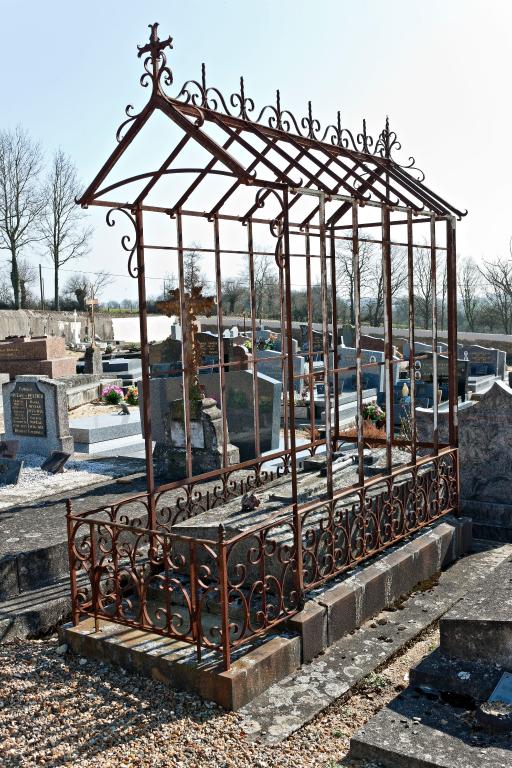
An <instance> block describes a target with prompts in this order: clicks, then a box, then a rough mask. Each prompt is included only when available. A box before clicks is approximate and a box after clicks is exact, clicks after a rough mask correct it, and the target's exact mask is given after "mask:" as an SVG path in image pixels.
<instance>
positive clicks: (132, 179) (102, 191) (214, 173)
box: [89, 166, 236, 215]
mask: <svg viewBox="0 0 512 768" xmlns="http://www.w3.org/2000/svg"><path fill="white" fill-rule="evenodd" d="M155 173H156V171H149V172H147V173H138V174H136V175H135V176H128V177H127V178H125V179H121V180H120V181H115V182H113V183H112V184H110V185H109V186H108V187H104V188H103V189H99V190H98V192H97V193H96V194H97V197H94V198H93V200H92V201H91V202H90V203H89V205H99V204H101V203H100V202H99V201H98V198H99V197H101V195H106V194H107V192H112V190H115V189H120V188H121V187H124V186H128V185H129V184H133V183H135V182H136V181H142V180H143V179H152V178H153V177H154V175H155ZM189 173H197V174H198V176H199V175H201V174H202V173H203V169H202V168H196V167H194V166H190V167H187V168H168V169H167V170H166V171H162V173H161V174H160V176H161V177H162V176H178V175H180V174H189ZM208 174H211V175H212V176H226V177H227V178H229V179H234V178H236V176H234V174H233V173H231V171H220V170H216V169H212V170H210V171H208ZM208 174H207V173H205V174H204V175H205V176H206V175H208ZM124 205H125V206H126V207H128V208H130V209H131V208H133V207H134V205H135V203H126V204H124ZM117 207H123V205H121V206H117ZM175 208H176V206H175ZM166 213H167V214H169V215H172V213H173V209H172V208H170V209H167V210H166Z"/></svg>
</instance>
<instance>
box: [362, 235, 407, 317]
mask: <svg viewBox="0 0 512 768" xmlns="http://www.w3.org/2000/svg"><path fill="white" fill-rule="evenodd" d="M367 282H368V289H369V288H370V286H371V289H372V293H373V296H371V297H370V300H369V302H368V321H369V323H370V325H373V326H379V325H382V322H383V320H384V273H383V269H382V256H381V254H380V253H376V252H374V253H372V256H371V259H370V261H369V264H368V270H367ZM406 283H407V260H406V252H405V249H404V248H400V247H395V246H393V247H392V248H391V298H392V299H393V300H394V299H395V298H396V297H397V296H398V294H399V292H400V291H401V290H402V289H403V288H404V286H405V285H406Z"/></svg>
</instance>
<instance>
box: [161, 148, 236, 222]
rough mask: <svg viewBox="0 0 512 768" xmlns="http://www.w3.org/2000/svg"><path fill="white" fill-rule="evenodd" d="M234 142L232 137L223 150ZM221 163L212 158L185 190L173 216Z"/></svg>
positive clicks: (173, 209) (217, 159) (174, 209)
mask: <svg viewBox="0 0 512 768" xmlns="http://www.w3.org/2000/svg"><path fill="white" fill-rule="evenodd" d="M233 142H234V138H233V137H232V136H230V137H229V138H228V140H227V141H225V142H224V144H223V145H222V149H228V147H230V146H231V144H232V143H233ZM218 162H219V158H218V157H212V159H211V160H210V161H209V162H208V163H207V164H206V165H205V167H204V168H203V170H202V171H201V173H200V174H199V175H198V176H197V178H195V179H194V181H193V182H192V184H190V186H189V187H188V189H186V190H185V192H184V193H183V194H182V196H181V197H180V199H179V200H178V202H177V203H176V204H175V205H174V206H173V208H172V211H173V214H174V213H175V212H176V211H178V210H179V209H180V208H181V207H182V206H183V204H184V203H185V202H186V201H187V200H188V198H189V197H190V195H191V194H192V192H194V190H195V189H197V187H198V186H199V184H200V183H201V182H202V181H203V179H205V178H206V176H207V175H208V173H209V172H210V171H211V170H212V168H213V167H214V166H215V165H216V164H217V163H218Z"/></svg>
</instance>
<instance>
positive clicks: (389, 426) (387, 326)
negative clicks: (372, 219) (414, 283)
mask: <svg viewBox="0 0 512 768" xmlns="http://www.w3.org/2000/svg"><path fill="white" fill-rule="evenodd" d="M389 221H390V213H389V208H388V207H387V206H383V207H382V239H383V241H384V242H383V244H382V291H383V294H384V320H383V325H384V386H385V389H386V465H387V468H388V471H391V469H392V466H393V458H392V446H393V439H394V431H395V426H394V417H393V386H392V382H393V378H392V376H391V360H392V358H393V305H392V295H391V246H390V245H389V242H390V226H389Z"/></svg>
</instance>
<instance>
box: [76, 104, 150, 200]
mask: <svg viewBox="0 0 512 768" xmlns="http://www.w3.org/2000/svg"><path fill="white" fill-rule="evenodd" d="M153 112H154V106H153V105H152V103H151V101H149V102H148V103H147V104H146V106H145V107H144V109H143V110H142V111H141V112H140V114H139V115H137V117H136V118H135V119H134V121H133V123H132V124H131V125H130V127H129V128H128V130H127V131H126V133H125V135H124V136H123V138H122V139H121V141H120V142H119V144H118V145H117V147H116V148H115V149H114V151H113V152H112V154H111V155H110V157H109V158H108V160H107V161H106V162H105V163H104V165H103V166H102V167H101V169H100V170H99V171H98V173H97V174H96V176H95V177H94V179H93V180H92V182H91V183H90V184H89V186H88V187H87V189H86V190H85V192H83V194H82V195H81V196H80V197H79V198H78V200H77V203H79V204H80V205H87V204H88V203H89V202H90V201H91V200H92V199H93V197H94V195H95V193H96V190H97V189H98V187H99V186H100V184H102V182H104V181H105V179H106V178H107V176H108V175H109V173H110V171H111V170H112V168H113V167H114V165H115V164H116V163H117V161H118V160H119V159H120V158H121V157H122V156H123V154H124V153H125V152H126V150H127V149H128V147H129V146H130V144H131V143H132V141H133V140H134V138H135V137H136V136H137V134H138V133H139V131H140V130H141V129H142V127H143V126H144V125H145V124H146V123H147V121H148V120H149V118H150V117H151V115H152V114H153Z"/></svg>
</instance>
